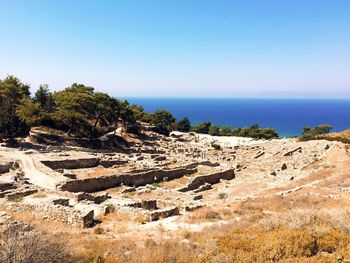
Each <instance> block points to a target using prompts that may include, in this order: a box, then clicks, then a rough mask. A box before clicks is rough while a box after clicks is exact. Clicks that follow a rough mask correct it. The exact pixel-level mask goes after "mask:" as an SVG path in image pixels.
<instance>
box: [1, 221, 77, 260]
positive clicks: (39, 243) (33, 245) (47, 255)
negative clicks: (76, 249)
mask: <svg viewBox="0 0 350 263" xmlns="http://www.w3.org/2000/svg"><path fill="white" fill-rule="evenodd" d="M73 261H74V258H73V256H71V255H70V254H69V253H68V252H67V249H66V247H65V246H64V245H63V243H61V242H58V241H57V240H56V239H55V238H52V237H49V236H47V235H45V234H44V233H41V232H38V231H35V230H33V229H31V228H30V226H28V225H24V224H14V225H9V226H8V227H7V228H6V229H5V231H4V232H2V233H1V238H0V262H11V263H33V262H35V263H47V262H50V263H61V262H67V263H69V262H73Z"/></svg>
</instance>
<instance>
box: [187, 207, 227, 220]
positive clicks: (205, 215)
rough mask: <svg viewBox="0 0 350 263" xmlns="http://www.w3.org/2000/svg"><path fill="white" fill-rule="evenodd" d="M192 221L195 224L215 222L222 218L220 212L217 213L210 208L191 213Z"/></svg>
mask: <svg viewBox="0 0 350 263" xmlns="http://www.w3.org/2000/svg"><path fill="white" fill-rule="evenodd" d="M189 219H190V221H191V222H192V223H193V222H197V221H199V222H202V221H213V220H221V219H222V216H221V214H220V213H219V212H218V211H215V210H213V209H211V208H209V207H203V208H200V209H198V210H196V211H194V212H192V213H191V215H190V216H189Z"/></svg>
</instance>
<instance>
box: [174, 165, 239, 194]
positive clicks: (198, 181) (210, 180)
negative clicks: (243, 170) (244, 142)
mask: <svg viewBox="0 0 350 263" xmlns="http://www.w3.org/2000/svg"><path fill="white" fill-rule="evenodd" d="M234 178H235V169H233V168H232V169H228V170H225V171H222V172H217V173H212V174H207V175H200V176H197V177H196V178H194V179H192V180H191V181H190V182H189V183H188V185H187V186H185V187H183V188H180V189H179V191H180V192H187V191H192V190H195V189H197V188H198V187H200V186H202V185H204V184H206V183H207V184H216V183H219V182H220V179H225V180H232V179H234Z"/></svg>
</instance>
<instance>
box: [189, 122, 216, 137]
mask: <svg viewBox="0 0 350 263" xmlns="http://www.w3.org/2000/svg"><path fill="white" fill-rule="evenodd" d="M210 126H211V123H210V122H202V123H199V124H197V125H196V126H193V127H192V128H191V131H193V132H197V133H204V134H208V132H209V127H210Z"/></svg>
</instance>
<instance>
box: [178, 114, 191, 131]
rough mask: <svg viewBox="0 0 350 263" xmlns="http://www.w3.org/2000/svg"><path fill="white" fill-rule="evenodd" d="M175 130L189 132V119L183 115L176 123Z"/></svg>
mask: <svg viewBox="0 0 350 263" xmlns="http://www.w3.org/2000/svg"><path fill="white" fill-rule="evenodd" d="M176 127H177V130H178V131H180V132H189V131H190V129H191V123H190V120H189V119H188V118H187V117H185V118H183V119H181V120H179V121H178V122H177V123H176Z"/></svg>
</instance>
